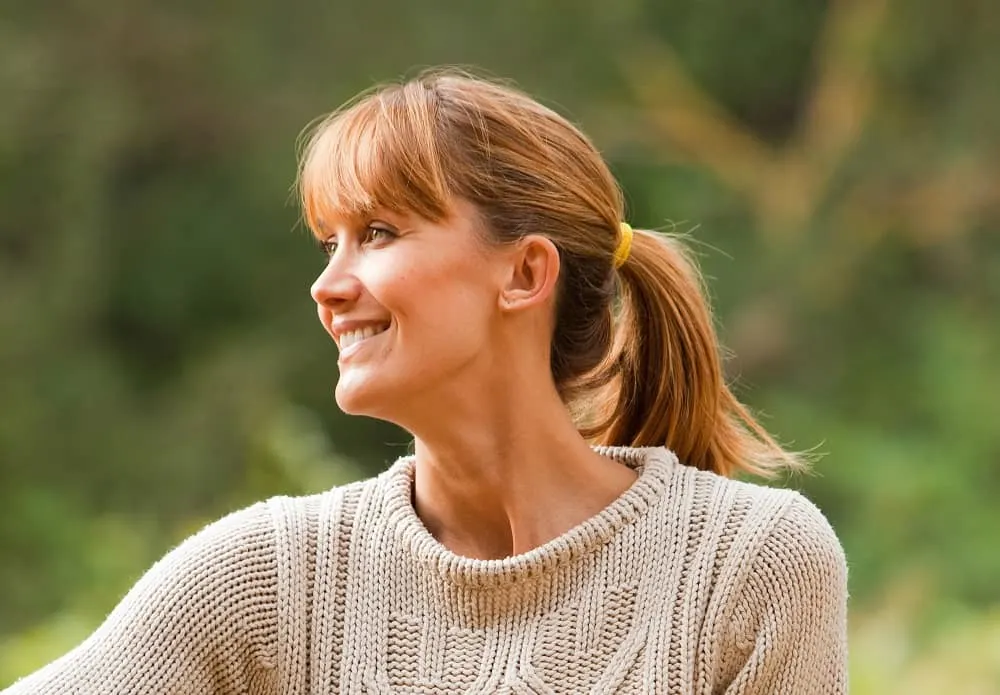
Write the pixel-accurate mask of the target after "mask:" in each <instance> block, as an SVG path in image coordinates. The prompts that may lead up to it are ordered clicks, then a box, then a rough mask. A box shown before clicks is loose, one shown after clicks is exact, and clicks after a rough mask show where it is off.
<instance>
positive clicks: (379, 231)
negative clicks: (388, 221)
mask: <svg viewBox="0 0 1000 695" xmlns="http://www.w3.org/2000/svg"><path fill="white" fill-rule="evenodd" d="M395 238H396V233H395V232H394V231H392V230H391V229H388V228H387V227H383V226H381V225H376V224H370V225H368V228H367V229H366V230H365V242H366V243H371V244H384V243H386V242H387V241H392V240H393V239H395Z"/></svg>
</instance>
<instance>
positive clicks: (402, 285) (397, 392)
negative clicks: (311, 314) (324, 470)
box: [311, 202, 500, 423]
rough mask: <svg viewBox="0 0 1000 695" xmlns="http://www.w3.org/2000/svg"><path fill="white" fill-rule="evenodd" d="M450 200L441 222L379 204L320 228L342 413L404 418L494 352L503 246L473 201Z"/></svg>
mask: <svg viewBox="0 0 1000 695" xmlns="http://www.w3.org/2000/svg"><path fill="white" fill-rule="evenodd" d="M453 207H454V210H455V211H454V212H453V213H452V214H451V215H449V216H448V217H447V218H446V219H444V220H442V221H440V222H431V221H428V220H425V219H422V218H420V217H418V216H416V215H413V214H401V213H393V212H390V211H388V210H384V209H376V210H374V211H373V212H372V213H370V214H369V215H365V216H363V217H358V218H355V219H350V220H344V221H341V222H338V223H335V224H324V225H323V226H322V230H323V233H322V234H321V235H320V243H321V244H322V245H323V248H324V250H325V251H326V252H327V254H328V259H329V260H328V263H327V266H326V268H325V269H324V270H323V272H322V273H321V274H320V276H319V277H318V278H317V279H316V281H315V282H314V283H313V285H312V290H311V293H312V296H313V299H314V300H315V301H316V304H317V308H318V314H319V319H320V323H322V325H323V327H324V328H325V329H326V330H327V332H328V333H329V334H330V335H331V337H333V339H334V341H335V342H336V343H337V346H338V348H339V350H340V356H339V359H338V365H339V367H340V379H339V381H338V383H337V390H336V394H337V403H338V405H339V406H340V407H341V409H342V410H344V411H345V412H347V413H351V414H363V415H369V416H372V417H378V418H381V419H386V420H390V421H393V422H397V423H399V422H401V421H405V420H406V419H407V417H406V411H407V410H408V409H411V408H413V407H420V406H421V404H423V405H426V404H427V403H431V402H434V401H435V400H437V399H436V395H443V394H445V393H447V392H448V391H449V390H450V389H457V388H462V385H463V384H465V383H469V382H470V381H472V380H473V379H474V378H475V377H474V374H475V373H476V372H477V370H478V367H479V365H481V364H482V362H483V361H484V360H487V359H488V356H487V355H488V349H487V347H488V343H489V336H490V334H491V331H492V330H493V327H494V325H495V322H496V321H497V289H496V288H497V283H495V282H492V280H493V279H494V278H497V279H499V275H498V272H499V270H500V266H499V265H498V263H497V260H496V258H495V256H496V253H497V252H496V251H494V250H492V249H491V248H490V247H489V246H488V245H487V244H485V243H484V242H483V240H482V238H481V237H480V236H479V232H478V231H477V225H478V224H479V221H478V215H476V213H475V210H474V208H473V207H472V206H471V205H469V204H467V203H461V202H460V203H457V204H455V205H454V206H453Z"/></svg>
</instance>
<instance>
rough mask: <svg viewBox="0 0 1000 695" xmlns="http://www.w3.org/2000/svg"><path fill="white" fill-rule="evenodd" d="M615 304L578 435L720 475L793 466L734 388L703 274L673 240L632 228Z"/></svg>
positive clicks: (799, 464) (796, 460) (796, 465)
mask: <svg viewBox="0 0 1000 695" xmlns="http://www.w3.org/2000/svg"><path fill="white" fill-rule="evenodd" d="M618 274H619V278H620V292H621V295H620V296H621V304H620V307H619V314H618V320H617V325H616V327H615V332H614V338H613V343H612V349H611V351H610V353H609V355H608V359H607V360H606V361H605V363H604V365H603V367H602V369H601V370H600V371H602V372H603V376H598V375H596V374H595V375H593V377H596V378H593V379H592V380H589V381H590V383H591V384H593V385H595V386H597V387H598V388H597V389H596V390H595V391H592V392H591V399H589V400H590V405H589V407H588V410H589V411H590V412H591V413H593V415H594V418H593V419H592V420H591V422H592V424H591V425H590V426H589V427H585V428H584V429H583V433H584V436H586V437H588V439H591V440H592V441H594V442H595V443H598V444H604V445H611V446H636V447H645V446H666V447H668V448H669V449H671V450H672V451H673V452H674V453H675V454H676V455H677V457H678V459H679V460H680V461H681V462H682V463H684V464H686V465H690V466H694V467H696V468H700V469H703V470H709V471H714V472H715V473H718V474H720V475H732V474H734V473H739V472H743V473H752V474H757V475H765V476H768V475H774V474H776V473H778V472H779V471H780V470H782V469H790V470H799V469H802V468H803V467H804V462H803V460H802V459H801V458H800V457H799V456H798V455H796V454H793V453H790V452H787V451H785V450H784V449H783V448H782V447H781V446H780V445H779V444H778V443H777V442H776V441H775V440H774V439H773V438H772V437H771V436H770V435H769V434H768V433H767V432H766V431H765V430H764V428H763V427H761V425H760V424H759V423H758V422H757V421H756V420H755V419H754V418H753V416H752V415H751V414H750V412H749V411H748V410H747V408H746V407H745V406H744V405H743V404H741V403H740V402H739V401H738V400H737V399H736V397H735V396H734V395H733V393H732V391H730V389H729V387H728V385H727V384H726V382H725V377H724V375H723V371H722V363H721V358H720V354H719V352H720V350H719V344H718V340H717V338H716V334H715V329H714V327H713V325H712V315H711V312H710V311H709V308H708V303H707V301H706V299H705V293H704V291H703V283H702V279H701V275H700V273H699V272H698V270H697V267H696V265H695V264H694V262H693V261H692V260H691V258H690V255H689V252H688V251H687V249H686V248H685V247H684V245H683V244H682V243H681V241H680V240H678V239H677V238H674V237H670V236H666V235H661V234H657V233H654V232H647V231H641V230H635V232H634V238H633V241H632V248H631V253H630V255H629V258H628V260H627V262H625V263H624V265H622V267H621V268H619V269H618Z"/></svg>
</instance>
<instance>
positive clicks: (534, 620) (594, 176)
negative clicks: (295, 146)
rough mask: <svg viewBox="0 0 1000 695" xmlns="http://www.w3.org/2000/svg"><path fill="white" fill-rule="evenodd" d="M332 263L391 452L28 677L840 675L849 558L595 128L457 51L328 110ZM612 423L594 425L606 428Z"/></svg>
mask: <svg viewBox="0 0 1000 695" xmlns="http://www.w3.org/2000/svg"><path fill="white" fill-rule="evenodd" d="M300 187H301V193H302V198H303V206H304V211H305V217H306V220H307V221H308V224H309V226H310V227H311V229H312V230H313V232H314V233H315V234H316V236H317V238H318V239H319V242H320V245H321V246H322V248H323V250H324V251H325V252H326V254H327V256H328V263H327V265H326V268H325V269H324V270H323V272H322V274H321V275H320V276H319V278H318V279H317V280H316V282H315V283H314V284H313V286H312V296H313V298H314V299H315V301H316V304H317V307H318V312H319V319H320V323H321V324H322V325H323V327H324V328H325V329H326V331H327V332H328V333H329V334H330V336H331V337H332V338H333V340H334V342H335V343H336V344H337V346H338V348H339V361H338V363H339V366H340V379H339V382H338V384H337V389H336V397H337V402H338V404H339V405H340V407H341V408H342V409H343V410H345V411H346V412H349V413H354V414H358V415H368V416H371V417H377V418H381V419H384V420H387V421H390V422H394V423H396V424H398V425H400V426H402V427H404V428H406V429H407V430H408V431H409V432H410V433H412V435H413V437H414V439H415V455H413V456H407V457H404V458H402V459H400V460H399V461H397V462H396V463H395V464H394V465H393V466H392V467H391V468H390V469H389V470H388V471H387V472H385V473H383V474H382V475H380V476H378V477H376V478H374V479H371V480H366V481H362V482H358V483H354V484H351V485H347V486H344V487H339V488H335V489H333V490H330V491H327V492H324V493H322V494H318V495H314V496H310V497H302V498H282V497H279V498H274V499H271V500H268V501H267V502H262V503H259V504H257V505H254V506H252V507H250V508H248V509H245V510H242V511H239V512H236V513H234V514H232V515H230V516H228V517H226V518H224V519H222V520H220V521H218V522H216V523H214V524H212V525H210V526H208V527H207V528H206V529H204V530H203V531H201V532H200V533H198V534H197V535H195V536H194V537H192V538H191V539H189V540H188V541H186V542H185V543H183V544H182V545H181V546H180V547H178V548H177V549H175V550H174V551H173V552H171V553H169V554H168V555H167V556H166V557H165V558H164V559H162V560H161V561H160V562H159V563H157V564H156V565H155V566H154V567H153V568H152V569H151V570H150V571H149V572H148V573H147V574H146V576H145V577H143V579H142V580H140V581H139V583H138V584H137V585H136V586H135V587H134V588H133V589H132V591H131V592H130V593H129V594H128V596H127V597H126V598H125V599H124V600H123V602H122V603H121V605H119V606H118V608H117V609H116V610H115V611H114V612H113V613H112V614H111V616H110V617H109V618H108V620H107V621H106V622H105V624H104V625H103V626H102V627H101V628H100V629H99V630H98V631H97V632H96V633H95V634H94V635H93V636H92V637H91V638H90V639H88V640H87V641H86V642H84V643H83V644H82V645H80V646H79V647H78V648H77V649H75V650H74V651H72V652H71V653H69V654H68V655H66V656H65V657H63V658H62V659H60V660H59V661H57V662H55V663H53V664H51V665H50V666H48V667H47V668H44V669H42V670H41V671H40V672H38V673H37V674H35V675H33V676H30V677H28V678H27V679H25V680H23V681H22V682H20V683H19V684H17V685H15V686H14V687H13V688H12V689H11V690H10V691H9V692H10V693H11V695H13V694H14V693H17V694H18V695H20V694H21V693H60V694H61V693H71V692H73V693H78V692H88V693H91V692H93V693H97V692H100V693H112V692H113V693H258V694H264V693H268V694H270V693H307V692H309V693H313V692H315V693H333V692H346V693H367V692H385V693H497V692H508V693H515V692H524V693H527V692H532V693H581V692H591V693H613V692H621V693H638V692H655V693H706V694H709V693H729V694H734V695H735V694H737V693H841V692H844V691H846V687H847V686H846V664H845V662H846V637H845V623H846V567H845V561H844V557H843V553H842V550H841V548H840V545H839V543H838V541H837V538H836V536H835V535H834V533H833V531H832V530H831V528H830V526H829V525H828V524H827V522H826V520H825V519H824V517H823V516H822V514H821V513H820V512H819V511H818V510H817V509H816V508H815V507H814V506H813V505H812V504H810V503H809V502H808V501H806V500H805V499H804V498H803V497H802V496H800V495H799V494H797V493H795V492H791V491H786V490H777V489H771V488H765V487H759V486H754V485H750V484H747V483H743V482H737V481H733V480H730V479H728V478H726V477H724V476H727V475H729V474H734V473H740V472H749V473H759V474H768V473H773V472H776V471H778V470H779V469H782V468H788V467H798V466H799V463H798V460H797V459H796V457H795V456H794V455H792V454H789V453H787V452H785V451H783V450H782V449H781V448H780V447H779V446H778V445H777V444H776V443H775V442H774V441H773V440H772V439H771V437H769V436H768V435H767V433H765V432H764V431H763V429H762V428H761V427H760V426H759V425H758V424H757V423H756V422H754V420H753V419H752V417H751V416H750V415H749V414H748V412H747V411H746V410H745V409H744V408H743V406H741V405H740V404H739V402H737V400H736V399H735V398H734V396H733V395H732V393H731V392H730V391H729V390H728V388H727V387H726V384H725V382H724V380H723V375H722V370H721V365H720V359H719V354H718V353H719V349H718V346H717V344H716V338H715V336H714V334H713V329H712V319H711V316H710V315H709V312H708V309H707V307H706V303H705V301H704V299H703V296H702V293H701V291H700V287H699V278H698V275H697V273H696V271H695V270H694V268H693V267H692V265H691V264H689V262H688V261H687V260H686V257H685V253H684V251H683V249H682V248H681V246H680V245H679V244H678V243H677V242H676V241H675V240H672V239H669V238H667V237H664V236H661V235H658V234H654V233H651V232H644V231H638V230H636V231H633V230H632V229H631V227H629V226H628V225H627V224H625V223H624V221H623V204H622V196H621V193H620V191H619V189H618V187H617V185H616V183H615V181H614V179H613V177H612V176H611V174H610V172H609V171H608V168H607V166H606V165H605V163H604V162H603V161H602V159H601V157H600V155H599V154H598V153H597V151H596V150H595V149H594V147H593V145H592V144H591V143H590V142H589V141H588V140H587V139H586V138H585V137H584V136H583V135H582V134H581V133H580V132H579V131H578V130H577V129H576V128H574V127H573V126H572V125H571V124H570V123H568V122H567V121H566V120H565V119H563V118H562V117H560V116H558V115H557V114H555V113H553V112H552V111H551V110H549V109H547V108H545V107H543V106H541V105H539V104H538V103H536V102H535V101H533V100H532V99H530V98H529V97H527V96H525V95H524V94H522V93H520V92H518V91H516V90H514V89H512V88H510V87H507V86H503V85H498V84H495V83H491V82H487V81H483V80H479V79H476V78H473V77H469V76H466V75H464V74H460V73H456V72H450V71H441V72H434V73H428V74H425V75H423V76H421V77H419V78H417V79H414V80H412V81H409V82H406V83H404V84H400V85H392V86H387V87H384V88H382V89H379V90H377V91H374V92H372V93H370V94H368V95H367V96H364V97H363V98H361V99H360V100H358V101H356V102H355V103H353V104H352V105H349V106H348V107H345V108H344V109H342V110H341V111H340V112H338V113H336V114H334V115H333V116H331V117H330V118H328V119H327V120H326V121H324V122H322V123H321V124H320V125H319V126H318V128H316V130H315V132H314V134H313V137H312V138H311V140H310V141H309V143H308V145H307V147H306V149H305V152H304V156H303V159H302V166H301V175H300ZM592 445H593V446H592Z"/></svg>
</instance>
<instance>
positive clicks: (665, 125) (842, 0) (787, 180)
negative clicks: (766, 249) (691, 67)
mask: <svg viewBox="0 0 1000 695" xmlns="http://www.w3.org/2000/svg"><path fill="white" fill-rule="evenodd" d="M887 6H888V0H837V1H836V2H833V3H832V4H831V7H830V11H829V14H828V16H827V19H826V23H825V26H824V29H823V31H822V37H821V40H820V45H819V50H818V54H817V59H816V65H817V67H816V74H817V80H816V85H815V87H814V88H813V90H812V92H811V94H810V96H809V99H808V102H807V104H806V106H805V108H804V110H803V116H802V119H801V120H800V122H799V126H798V128H797V129H796V133H795V135H794V136H793V137H792V138H790V139H789V140H788V141H787V142H786V143H785V144H783V145H782V146H780V147H773V146H770V145H768V144H767V143H765V142H763V141H762V140H761V139H760V138H759V137H757V136H756V135H755V134H754V133H752V132H751V131H750V130H749V129H747V128H746V127H745V126H743V125H742V124H741V123H739V121H738V120H736V119H735V118H733V117H732V116H731V115H730V114H728V113H727V112H726V110H725V109H724V108H723V107H722V106H721V105H720V104H719V103H718V102H717V101H716V100H715V99H714V98H713V97H712V96H711V95H709V94H707V93H706V92H705V91H704V90H702V89H701V88H700V87H699V86H698V85H697V84H695V83H694V81H693V80H692V79H691V78H690V77H689V75H688V74H687V71H686V70H685V69H684V67H683V65H682V63H681V61H680V60H679V58H678V57H677V55H676V54H675V53H674V52H673V51H672V50H671V49H670V48H669V47H668V46H665V45H662V44H657V43H653V42H645V43H644V44H640V47H639V48H638V49H637V50H636V51H635V52H633V53H631V54H629V55H627V56H626V58H625V60H624V64H623V72H624V75H625V77H626V79H627V80H628V82H629V83H630V84H631V87H632V89H633V91H634V93H635V95H636V97H637V98H638V100H639V102H640V103H641V104H642V106H643V107H644V109H645V116H646V119H647V121H648V123H649V125H650V126H651V127H652V129H653V131H654V132H655V133H657V134H658V135H659V136H660V138H661V140H662V141H665V142H666V143H667V144H668V145H669V146H670V148H671V149H675V150H678V151H679V152H680V153H681V154H682V155H683V156H685V157H686V158H688V159H689V160H690V161H692V162H693V163H696V164H698V165H700V166H702V167H704V168H705V169H707V170H709V171H710V172H712V173H713V174H714V175H715V176H716V177H717V178H718V179H719V180H720V181H722V182H723V183H724V184H725V185H726V186H728V187H729V188H731V189H732V190H733V191H734V192H736V193H738V194H739V195H741V196H742V197H743V198H744V199H745V200H747V202H748V203H749V204H750V205H751V207H752V209H753V211H754V214H755V216H756V217H757V220H758V222H759V223H760V225H759V226H760V228H761V229H763V230H766V233H767V234H769V235H771V236H772V238H774V239H775V240H779V239H784V238H787V237H788V236H789V235H792V234H795V233H796V232H797V231H798V230H801V229H802V228H803V227H804V226H805V223H806V222H808V221H809V220H810V219H811V217H812V216H813V214H814V213H815V210H816V208H817V206H818V205H819V204H820V203H821V201H822V199H823V196H824V194H825V193H826V189H827V185H828V182H829V181H830V179H831V176H832V175H833V174H834V173H835V172H836V170H837V168H838V166H839V165H840V164H841V162H842V161H843V160H844V158H845V157H846V156H847V155H848V154H849V153H850V151H851V149H852V148H853V147H854V145H855V143H856V142H857V141H858V138H859V136H860V135H861V132H862V129H863V127H864V124H865V122H866V119H867V117H868V114H869V112H870V110H871V106H872V102H873V94H874V92H875V85H874V83H873V82H874V81H873V78H872V72H873V71H872V69H871V60H872V54H873V50H872V49H873V47H874V44H875V40H876V38H877V36H878V33H879V28H880V26H881V25H882V21H883V19H884V17H885V14H886V9H887Z"/></svg>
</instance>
